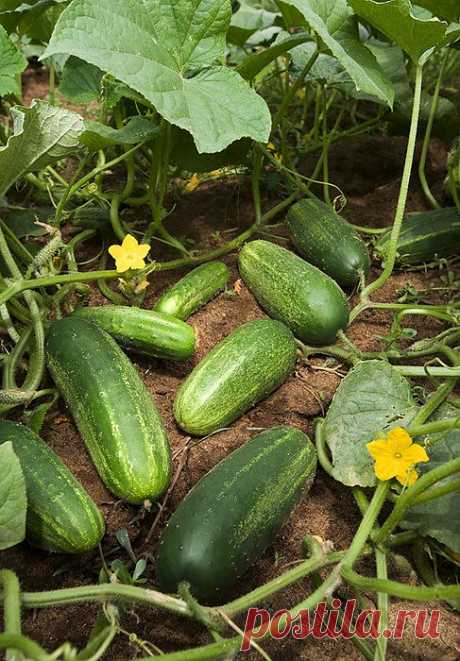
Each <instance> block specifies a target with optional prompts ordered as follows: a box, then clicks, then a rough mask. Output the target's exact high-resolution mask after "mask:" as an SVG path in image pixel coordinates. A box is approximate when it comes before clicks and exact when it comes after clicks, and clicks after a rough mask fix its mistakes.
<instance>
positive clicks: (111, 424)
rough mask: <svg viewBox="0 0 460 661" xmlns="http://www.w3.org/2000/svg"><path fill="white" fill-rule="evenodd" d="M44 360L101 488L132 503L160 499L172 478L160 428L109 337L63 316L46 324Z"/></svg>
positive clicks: (133, 371) (154, 412) (140, 387)
mask: <svg viewBox="0 0 460 661" xmlns="http://www.w3.org/2000/svg"><path fill="white" fill-rule="evenodd" d="M47 360H48V367H49V370H50V373H51V376H52V377H53V379H54V381H55V383H56V385H57V387H58V388H59V390H60V392H61V394H62V395H63V397H64V399H65V401H66V402H67V405H68V406H69V409H70V411H71V413H72V415H73V417H74V420H75V422H76V424H77V427H78V429H79V431H80V433H81V435H82V437H83V440H84V442H85V444H86V447H87V448H88V451H89V453H90V455H91V458H92V460H93V462H94V464H95V466H96V468H97V470H98V472H99V475H100V476H101V478H102V480H103V482H104V483H105V484H106V486H107V487H108V489H110V491H111V492H112V493H114V494H115V495H116V496H117V497H118V498H121V499H122V500H125V501H127V502H128V503H133V504H141V503H143V502H144V501H145V500H152V499H154V498H157V497H158V496H160V495H161V494H162V493H163V492H164V491H165V489H166V488H167V486H168V484H169V480H170V475H171V461H170V449H169V444H168V439H167V436H166V431H165V428H164V425H163V422H162V420H161V418H160V415H159V413H158V411H157V409H156V407H155V405H154V403H153V401H152V398H151V396H150V393H149V392H148V390H147V388H146V387H145V385H144V383H143V382H142V381H141V379H140V377H139V375H138V373H137V371H136V369H135V367H134V365H133V364H132V363H131V361H130V360H129V358H128V357H127V356H126V355H125V354H124V353H123V351H122V350H121V349H120V347H119V346H118V344H117V343H116V342H115V340H114V339H112V338H111V337H110V335H109V334H108V333H106V332H105V331H103V330H102V329H101V328H99V327H98V326H96V325H95V324H91V323H89V322H88V321H85V320H83V319H79V318H78V317H67V318H66V319H62V320H60V321H57V322H55V323H54V324H53V325H52V326H51V329H50V332H49V335H48V338H47Z"/></svg>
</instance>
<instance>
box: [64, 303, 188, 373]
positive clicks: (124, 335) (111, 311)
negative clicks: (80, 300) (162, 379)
mask: <svg viewBox="0 0 460 661" xmlns="http://www.w3.org/2000/svg"><path fill="white" fill-rule="evenodd" d="M73 316H77V317H79V318H81V319H85V320H86V321H90V322H92V323H94V324H97V325H98V326H99V327H100V328H102V329H103V330H105V331H106V332H107V333H109V335H112V337H114V338H115V339H116V340H117V341H118V342H119V343H120V344H122V345H123V346H124V347H126V348H127V349H132V350H133V351H137V352H138V353H142V354H146V355H148V356H156V357H157V358H166V359H168V360H187V358H190V357H191V356H193V354H194V353H195V345H196V331H195V329H194V328H193V326H191V325H190V324H186V323H184V322H183V321H181V320H180V319H176V318H175V317H172V316H171V315H169V314H168V315H166V314H161V313H159V312H153V311H152V310H142V309H140V308H134V307H128V306H124V305H103V306H100V307H86V308H79V309H78V310H76V311H75V312H74V315H73Z"/></svg>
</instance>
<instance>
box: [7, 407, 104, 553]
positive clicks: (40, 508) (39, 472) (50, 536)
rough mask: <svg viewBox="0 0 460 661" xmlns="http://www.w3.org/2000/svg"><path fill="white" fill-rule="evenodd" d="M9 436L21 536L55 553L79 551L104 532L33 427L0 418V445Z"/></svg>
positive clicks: (93, 510)
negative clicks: (20, 483) (23, 528)
mask: <svg viewBox="0 0 460 661" xmlns="http://www.w3.org/2000/svg"><path fill="white" fill-rule="evenodd" d="M8 441H10V442H11V443H12V445H13V449H14V451H15V453H16V456H17V457H18V459H19V462H20V464H21V468H22V472H23V474H24V480H25V483H26V491H27V533H26V535H27V540H28V541H29V542H30V543H31V544H32V545H33V546H37V547H38V548H41V549H45V550H46V551H55V552H57V553H84V552H85V551H89V550H90V549H93V548H94V547H96V546H97V545H98V544H99V542H100V541H101V539H102V537H103V535H104V529H105V526H104V519H103V517H102V514H101V512H100V511H99V509H98V508H97V506H96V505H95V503H94V502H93V501H92V500H91V498H90V497H89V495H88V494H87V493H86V491H85V489H84V488H83V487H82V485H81V484H80V482H78V480H76V479H75V477H74V476H73V475H72V473H71V472H70V471H69V469H68V468H67V467H66V466H65V465H64V464H63V463H62V461H61V460H60V459H59V457H58V456H57V455H56V454H55V453H54V452H53V450H52V449H51V448H50V447H48V445H47V444H46V443H45V442H44V441H42V439H41V438H40V437H39V436H37V434H35V433H34V432H33V431H31V430H30V429H28V428H27V427H25V426H24V425H19V424H16V423H13V422H9V421H6V420H0V445H1V444H2V443H6V442H8Z"/></svg>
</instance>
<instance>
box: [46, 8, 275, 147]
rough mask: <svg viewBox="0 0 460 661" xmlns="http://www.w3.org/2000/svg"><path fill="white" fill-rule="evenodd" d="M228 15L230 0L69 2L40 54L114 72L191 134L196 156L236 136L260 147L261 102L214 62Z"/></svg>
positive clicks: (266, 127)
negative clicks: (70, 58)
mask: <svg viewBox="0 0 460 661" xmlns="http://www.w3.org/2000/svg"><path fill="white" fill-rule="evenodd" d="M230 18H231V4H230V2H229V0H131V1H130V2H125V0H99V1H98V2H93V1H92V0H74V2H72V4H71V5H70V6H69V7H67V8H66V10H65V11H64V12H63V14H62V15H61V17H60V19H59V21H58V23H57V25H56V29H55V31H54V33H53V36H52V38H51V41H50V44H49V46H48V49H47V51H46V53H45V57H48V56H49V55H52V54H55V53H68V54H70V55H75V56H76V57H79V58H80V59H82V60H85V61H86V62H90V63H91V64H94V65H95V66H97V67H99V68H101V69H102V70H103V71H106V72H108V73H110V74H112V75H113V76H114V77H115V78H117V79H118V80H121V81H122V82H124V83H126V85H128V86H129V87H131V88H132V89H134V90H136V91H137V92H139V93H140V94H142V95H143V96H144V97H145V98H146V99H148V100H149V101H150V102H151V103H152V104H153V105H154V106H155V108H156V109H157V110H158V112H159V113H160V114H161V115H162V116H163V117H164V118H165V119H166V120H168V121H169V122H170V123H171V124H175V125H177V126H180V127H181V128H183V129H185V130H187V131H189V132H190V133H191V134H192V135H193V137H194V140H195V143H196V145H197V148H198V151H199V152H217V151H221V150H222V149H224V148H225V147H226V146H227V145H229V144H230V143H232V142H234V141H235V140H238V139H239V138H242V137H250V138H253V139H254V140H258V141H262V142H264V141H266V140H268V138H269V134H270V130H271V117H270V112H269V110H268V107H267V105H266V103H265V101H264V100H263V99H262V98H261V97H260V96H259V95H258V94H257V93H256V92H255V91H254V90H253V89H252V88H251V87H250V86H249V85H248V84H247V83H246V81H245V80H243V78H241V76H239V75H238V73H236V72H235V71H233V70H230V69H228V68H226V67H224V66H217V65H216V64H215V63H216V61H218V60H219V59H220V60H222V59H223V56H224V50H225V35H226V32H227V30H228V27H229V23H230ZM121 35H122V37H121Z"/></svg>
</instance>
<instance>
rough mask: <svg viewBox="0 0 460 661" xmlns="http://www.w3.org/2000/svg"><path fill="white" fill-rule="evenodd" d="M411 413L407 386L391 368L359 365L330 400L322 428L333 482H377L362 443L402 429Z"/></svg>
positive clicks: (371, 363)
mask: <svg viewBox="0 0 460 661" xmlns="http://www.w3.org/2000/svg"><path fill="white" fill-rule="evenodd" d="M413 411H414V401H413V399H412V395H411V389H410V385H409V382H408V381H407V380H406V379H405V378H404V377H402V376H401V375H400V374H399V373H398V372H397V371H396V370H395V369H394V368H393V367H392V366H391V365H390V364H389V363H387V362H385V361H383V360H367V361H364V362H362V363H359V364H358V365H357V366H356V367H355V368H353V369H352V370H351V372H349V374H348V375H347V376H346V377H345V379H344V380H343V381H342V383H341V384H340V386H339V387H338V389H337V392H336V393H335V395H334V399H333V400H332V404H331V406H330V407H329V411H328V413H327V415H326V420H325V423H324V427H323V433H324V438H325V440H326V443H327V445H328V446H329V449H330V451H331V454H332V464H333V468H334V477H335V479H336V480H338V481H339V482H342V483H343V484H346V485H347V486H356V485H359V486H362V487H371V486H374V485H375V483H376V477H375V474H374V462H373V460H372V458H371V456H370V454H369V452H368V450H367V448H366V444H367V443H369V442H370V441H372V440H373V439H375V438H376V437H377V435H378V434H379V433H381V432H384V431H387V430H389V429H392V428H393V427H398V426H405V424H406V423H407V419H408V417H410V416H411V415H412V412H413Z"/></svg>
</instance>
